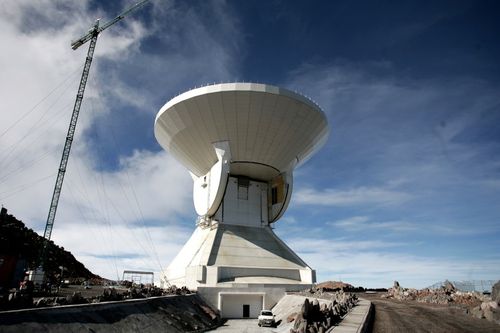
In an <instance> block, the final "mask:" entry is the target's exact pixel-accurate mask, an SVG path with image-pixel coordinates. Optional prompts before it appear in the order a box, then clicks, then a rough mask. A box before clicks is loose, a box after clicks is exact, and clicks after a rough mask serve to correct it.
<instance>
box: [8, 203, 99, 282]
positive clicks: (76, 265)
mask: <svg viewBox="0 0 500 333" xmlns="http://www.w3.org/2000/svg"><path fill="white" fill-rule="evenodd" d="M43 244H44V238H43V237H42V236H40V235H38V234H37V233H36V232H35V231H33V230H32V229H30V228H27V227H26V226H25V224H24V223H23V222H21V221H19V220H18V219H16V218H15V217H14V216H13V215H10V214H8V213H7V209H6V208H4V207H2V209H1V212H0V259H1V260H0V261H1V262H0V269H1V270H2V274H1V275H2V278H1V279H0V288H1V287H3V288H10V287H17V286H19V281H17V280H18V279H19V278H21V279H22V273H23V272H22V268H30V269H35V268H36V267H38V266H39V265H40V257H41V255H40V254H41V251H42V249H43ZM47 251H48V253H47V263H46V270H47V273H48V276H49V278H53V279H55V278H56V277H57V276H58V275H59V274H60V273H61V268H60V266H62V267H64V276H65V278H80V279H85V280H88V279H100V277H99V276H97V275H95V274H93V273H92V272H91V271H89V270H88V269H87V268H86V267H85V266H84V265H83V264H82V263H81V262H79V261H78V260H76V259H75V257H74V256H73V255H72V254H71V252H69V251H66V250H65V249H64V248H63V247H60V246H57V245H56V244H54V242H52V241H49V245H48V249H47ZM9 266H10V267H9ZM16 268H17V269H16ZM20 270H21V276H19V275H20V274H19V271H20ZM16 273H17V274H16ZM7 275H8V276H7ZM14 275H17V276H14ZM21 279H19V280H21Z"/></svg>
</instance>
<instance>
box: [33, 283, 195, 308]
mask: <svg viewBox="0 0 500 333" xmlns="http://www.w3.org/2000/svg"><path fill="white" fill-rule="evenodd" d="M190 293H191V292H190V291H189V289H187V288H186V287H182V288H177V287H176V286H171V287H170V288H168V289H160V288H157V287H144V286H137V287H131V288H129V289H128V290H127V291H125V292H119V291H117V289H115V288H106V289H104V290H103V292H102V294H101V295H99V296H96V297H91V298H84V297H82V294H81V293H80V292H75V293H73V295H69V296H66V297H42V298H40V299H38V300H37V301H36V302H35V303H34V304H33V305H34V306H35V307H46V306H59V305H71V304H88V303H100V302H111V301H122V300H125V299H140V298H148V297H155V296H166V295H188V294H190ZM24 307H31V306H24Z"/></svg>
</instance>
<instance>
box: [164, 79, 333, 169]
mask: <svg viewBox="0 0 500 333" xmlns="http://www.w3.org/2000/svg"><path fill="white" fill-rule="evenodd" d="M184 113H187V114H184ZM327 134H328V125H327V121H326V117H325V115H324V114H323V112H322V111H321V110H320V108H319V107H318V106H317V105H316V104H314V103H313V102H311V101H310V100H308V99H307V98H305V97H303V96H301V95H299V94H296V93H293V92H291V91H288V90H285V89H280V88H278V87H273V86H269V85H262V84H246V83H235V84H219V85H213V86H207V87H203V88H198V89H194V90H191V91H188V92H186V93H184V94H182V95H180V96H177V97H175V98H174V99H172V100H171V101H169V102H168V103H167V104H166V105H165V106H164V107H163V108H162V109H161V110H160V112H159V113H158V115H157V118H156V123H155V136H156V138H157V139H158V142H159V143H160V144H161V145H162V146H163V147H164V148H165V149H167V150H169V151H170V152H171V153H172V154H173V155H174V156H176V158H177V159H178V160H180V161H181V163H183V164H184V165H185V166H186V167H187V168H188V169H189V170H190V171H191V172H193V173H194V174H196V175H198V176H201V175H203V174H205V173H207V172H208V170H209V169H210V167H211V166H212V165H213V164H214V163H215V162H216V161H217V159H216V156H215V154H214V152H213V150H211V149H210V148H211V144H212V143H213V142H216V141H225V140H228V141H229V143H230V148H231V151H232V153H233V160H234V161H252V162H258V163H263V164H267V165H270V166H272V167H274V168H276V169H278V170H280V171H284V170H285V168H287V167H288V166H289V165H290V163H291V161H293V160H295V159H296V157H298V159H299V161H303V160H305V159H306V158H307V157H308V156H309V155H311V154H312V153H313V152H314V150H315V149H317V148H318V147H319V146H320V145H321V144H323V143H324V141H325V140H326V137H327Z"/></svg>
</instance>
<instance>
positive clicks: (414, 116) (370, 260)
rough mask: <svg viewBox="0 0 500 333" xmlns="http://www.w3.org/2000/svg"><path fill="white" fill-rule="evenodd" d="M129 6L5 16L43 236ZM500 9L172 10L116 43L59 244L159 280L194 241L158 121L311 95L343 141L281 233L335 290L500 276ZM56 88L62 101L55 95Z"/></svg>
mask: <svg viewBox="0 0 500 333" xmlns="http://www.w3.org/2000/svg"><path fill="white" fill-rule="evenodd" d="M130 4H131V3H129V2H127V1H105V2H104V1H78V2H74V3H68V2H65V1H48V0H47V1H41V2H37V3H32V1H28V0H26V1H17V2H15V3H13V4H10V5H9V6H7V5H2V6H0V27H1V29H0V37H1V38H2V40H3V41H4V44H5V45H8V46H9V47H8V48H7V50H5V51H3V52H2V54H0V71H1V72H2V73H3V74H2V75H1V77H0V88H1V91H2V92H3V93H2V100H3V103H2V107H1V109H0V112H1V117H2V118H1V119H2V121H1V123H0V135H1V136H0V161H1V162H0V203H2V204H3V205H4V206H6V207H7V208H8V209H9V211H10V212H11V213H12V214H14V215H16V216H18V217H19V218H21V219H22V220H23V221H24V222H25V223H26V224H27V225H28V226H30V227H31V228H33V229H34V230H37V231H39V232H43V228H44V223H45V218H46V215H47V212H48V206H49V202H50V197H51V193H52V188H53V184H54V180H55V173H56V170H57V166H58V161H59V158H60V152H61V149H62V145H63V140H64V137H65V132H66V129H67V126H68V122H69V117H70V113H71V107H72V103H73V101H74V98H75V94H76V88H77V85H78V80H79V75H80V71H81V66H82V65H83V62H84V58H85V53H86V47H81V48H80V49H78V50H77V51H72V50H71V48H70V46H69V45H70V41H71V40H72V39H76V38H78V37H79V36H80V35H81V34H83V33H84V32H85V31H86V30H87V29H88V27H89V26H90V25H91V24H92V22H93V21H94V20H95V19H96V18H98V17H101V18H102V20H103V21H107V20H108V19H111V18H112V17H113V16H114V15H116V14H117V13H119V12H120V11H121V10H122V9H123V8H125V7H127V6H128V5H130ZM499 9H500V8H499V4H498V3H497V2H495V1H438V2H437V1H429V2H421V1H398V2H389V1H387V2H368V1H366V2H365V1H315V2H306V1H301V2H299V1H267V2H262V1H261V2H257V1H246V2H242V1H227V2H225V1H188V2H186V1H167V0H163V1H162V0H157V1H152V2H151V3H150V4H148V5H146V6H145V7H144V8H143V9H141V10H140V11H138V12H136V13H135V14H133V15H132V16H130V17H128V18H126V19H125V20H123V21H122V22H120V23H119V24H116V25H115V26H113V27H111V28H110V29H108V30H107V31H105V32H104V33H103V34H102V35H101V36H100V38H99V40H98V43H97V49H96V54H95V61H94V63H93V65H92V69H91V74H90V80H89V84H88V87H87V91H86V95H85V96H86V98H85V101H84V103H83V107H82V112H81V117H80V122H79V124H78V129H77V138H76V140H75V144H74V147H73V151H72V155H71V160H70V163H69V167H68V172H67V177H66V182H65V184H64V188H63V194H62V198H61V202H60V206H59V210H58V215H57V218H56V224H55V226H54V232H53V239H54V240H55V241H56V242H57V243H58V244H61V245H63V246H64V247H65V248H66V249H68V250H70V251H72V252H73V253H74V254H75V255H76V256H77V258H78V259H80V260H81V261H83V262H84V263H85V264H86V265H87V266H88V267H89V268H90V269H92V270H93V271H94V272H95V273H97V274H101V275H103V276H106V277H109V278H116V277H117V276H121V272H122V271H123V270H125V269H143V270H153V271H155V272H157V271H159V269H160V267H165V266H166V265H167V264H168V262H169V261H170V260H171V259H172V258H173V256H174V255H175V254H176V253H177V251H178V250H179V249H180V247H181V246H182V244H183V243H184V242H185V241H186V240H187V238H188V237H189V235H190V233H191V232H192V230H193V229H194V220H195V217H196V216H195V212H194V208H193V205H192V201H191V186H192V183H191V179H190V177H189V175H188V173H187V171H186V170H185V169H184V168H183V167H182V166H181V165H180V164H179V163H178V162H176V161H175V160H174V159H173V158H172V157H171V156H170V155H169V154H168V153H166V152H164V151H163V150H162V149H161V147H160V146H159V145H158V144H157V143H156V140H155V139H154V135H153V122H154V117H155V115H156V112H157V111H158V110H159V109H160V107H161V106H162V105H163V104H164V103H166V102H167V101H168V100H169V99H170V98H172V97H173V96H175V95H177V94H179V93H182V92H184V91H186V90H188V89H191V88H193V87H196V86H200V85H205V84H209V83H214V82H234V81H245V82H249V81H252V82H262V83H269V84H274V85H278V86H282V87H285V88H288V89H293V90H297V91H299V92H302V93H303V94H305V95H306V96H308V97H309V98H311V99H313V100H314V101H315V102H317V103H318V104H319V105H320V106H321V107H322V108H323V110H324V112H325V113H326V114H327V116H328V120H329V124H330V128H331V133H330V137H329V140H328V142H327V143H326V145H325V146H324V147H323V149H321V150H320V151H319V152H318V153H317V154H316V155H315V156H314V157H313V158H312V159H311V160H310V161H309V162H308V163H306V164H305V165H303V166H301V167H300V168H299V169H297V170H296V171H295V175H294V176H295V186H294V193H293V197H292V202H291V204H290V207H289V209H288V211H287V213H286V214H285V216H284V217H283V219H282V220H281V221H279V222H278V223H276V225H275V231H276V232H277V233H278V235H280V237H282V238H283V239H284V240H285V241H286V242H287V243H288V244H290V246H291V247H292V248H293V249H294V250H296V251H297V252H298V254H299V255H300V256H302V257H303V258H304V259H305V260H306V262H308V263H309V265H310V266H311V267H313V268H315V269H316V270H317V275H318V280H319V281H323V280H330V279H335V280H338V279H342V280H344V281H347V282H350V283H352V284H355V285H363V286H367V287H388V286H390V285H391V284H392V281H393V280H399V281H400V283H401V284H402V285H403V286H411V287H425V286H428V285H430V284H433V283H434V282H436V281H440V280H444V279H450V280H465V279H498V278H500V242H499V239H500V204H499V203H500V125H499V124H500V94H499V91H500V89H499V88H500V62H499V61H498V59H500V44H499V43H498V36H499V35H500V23H499V22H500V20H499V19H498V12H499ZM51 92H52V93H51Z"/></svg>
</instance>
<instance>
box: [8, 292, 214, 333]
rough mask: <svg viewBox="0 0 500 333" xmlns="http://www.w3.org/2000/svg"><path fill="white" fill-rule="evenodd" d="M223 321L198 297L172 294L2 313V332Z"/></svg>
mask: <svg viewBox="0 0 500 333" xmlns="http://www.w3.org/2000/svg"><path fill="white" fill-rule="evenodd" d="M220 324H221V320H220V316H219V314H218V312H217V311H214V310H212V309H211V308H210V307H209V306H208V305H207V304H206V303H205V302H204V301H203V300H202V299H201V298H200V297H199V296H197V295H196V294H190V295H172V296H160V297H150V298H144V299H137V300H129V301H121V302H103V303H95V304H82V305H73V306H58V307H50V308H40V309H29V310H21V311H9V312H0V332H2V333H3V332H5V333H10V332H13V333H19V332H61V333H66V332H106V333H107V332H142V333H146V332H170V333H178V332H179V333H180V332H204V331H207V330H208V329H212V328H215V327H217V326H219V325H220Z"/></svg>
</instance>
